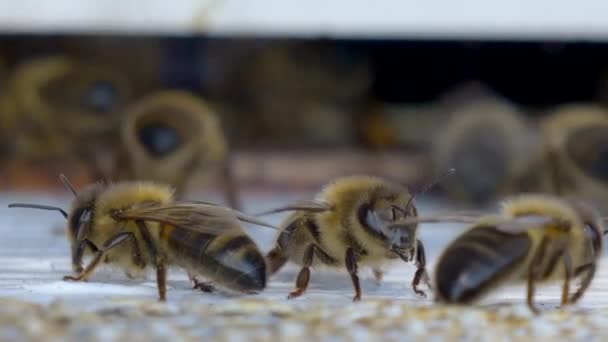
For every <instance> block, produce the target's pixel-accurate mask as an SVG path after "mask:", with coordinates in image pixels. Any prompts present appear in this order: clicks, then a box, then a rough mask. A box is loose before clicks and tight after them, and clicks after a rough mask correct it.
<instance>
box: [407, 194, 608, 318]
mask: <svg viewBox="0 0 608 342" xmlns="http://www.w3.org/2000/svg"><path fill="white" fill-rule="evenodd" d="M446 221H453V222H461V223H474V225H473V227H472V228H471V229H469V230H468V231H466V232H465V233H463V234H462V235H460V236H459V237H458V238H456V240H454V241H453V242H452V243H450V244H449V245H448V247H447V248H446V249H445V250H444V251H443V253H442V254H441V256H440V257H439V260H438V262H437V265H436V268H435V273H434V286H435V293H436V300H437V301H438V302H443V303H454V304H470V303H473V302H475V301H478V300H479V299H481V298H482V297H484V296H485V295H487V294H489V293H491V292H492V291H493V290H495V289H497V288H498V287H500V286H502V285H505V284H507V283H525V284H527V304H528V306H529V307H530V309H531V310H532V311H533V312H535V313H537V312H538V309H537V308H536V306H535V305H534V296H535V290H536V284H537V283H538V282H548V281H557V280H561V281H562V293H561V304H562V305H567V304H573V303H576V302H577V301H578V300H579V299H580V298H581V297H582V296H583V294H584V293H585V291H586V290H587V289H588V287H589V285H590V284H591V281H592V280H593V277H594V275H595V271H596V269H597V262H598V259H599V257H600V256H601V254H602V235H603V234H605V232H606V231H605V228H604V225H603V222H602V219H601V218H600V217H599V216H598V214H597V213H596V212H595V211H594V209H593V208H591V207H589V206H588V205H586V204H584V203H581V202H578V201H576V200H571V199H561V198H557V197H553V196H548V195H521V196H519V197H514V198H513V199H511V200H508V201H506V202H505V203H504V205H503V208H502V212H501V214H500V215H494V216H485V217H477V218H475V217H466V216H452V217H450V216H442V215H439V216H437V217H427V218H422V217H421V218H415V219H413V220H411V222H416V223H425V222H427V223H429V222H446ZM579 277H580V279H581V283H580V286H579V287H578V288H577V289H576V291H575V292H574V293H571V291H570V287H571V282H572V281H573V280H574V279H575V278H579Z"/></svg>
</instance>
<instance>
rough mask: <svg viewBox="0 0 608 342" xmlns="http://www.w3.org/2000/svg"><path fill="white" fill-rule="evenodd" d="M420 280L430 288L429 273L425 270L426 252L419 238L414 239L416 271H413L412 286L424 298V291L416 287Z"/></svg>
mask: <svg viewBox="0 0 608 342" xmlns="http://www.w3.org/2000/svg"><path fill="white" fill-rule="evenodd" d="M422 280H424V282H425V284H426V285H427V286H428V287H429V288H432V287H431V282H430V280H429V275H428V273H427V272H426V253H425V252H424V245H423V244H422V242H421V241H420V240H416V273H414V279H412V288H413V289H414V292H415V293H416V294H417V295H419V296H422V297H424V298H426V293H425V292H424V291H422V290H420V289H419V288H418V286H419V285H420V282H421V281H422Z"/></svg>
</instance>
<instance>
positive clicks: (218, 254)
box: [163, 228, 266, 293]
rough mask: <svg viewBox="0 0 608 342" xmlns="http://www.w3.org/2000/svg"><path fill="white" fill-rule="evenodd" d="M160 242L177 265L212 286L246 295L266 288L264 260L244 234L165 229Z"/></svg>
mask: <svg viewBox="0 0 608 342" xmlns="http://www.w3.org/2000/svg"><path fill="white" fill-rule="evenodd" d="M163 240H164V241H165V243H167V245H168V247H169V250H170V251H171V254H172V256H173V258H174V259H175V261H176V263H178V264H181V265H182V266H183V267H185V268H186V269H188V270H189V271H191V272H192V271H193V272H194V273H195V274H200V275H202V276H204V277H205V278H206V279H207V280H209V281H211V282H213V283H214V284H215V285H218V286H220V287H224V288H227V289H230V290H233V291H238V292H247V293H251V292H259V291H261V290H263V289H264V288H265V287H266V262H265V260H264V256H263V255H262V254H261V253H260V251H259V250H258V248H257V246H256V244H255V243H254V242H253V240H251V238H249V236H247V235H246V234H245V233H242V232H229V233H226V234H221V235H213V234H205V233H201V232H196V231H190V230H186V229H178V228H173V229H166V228H165V230H164V233H163Z"/></svg>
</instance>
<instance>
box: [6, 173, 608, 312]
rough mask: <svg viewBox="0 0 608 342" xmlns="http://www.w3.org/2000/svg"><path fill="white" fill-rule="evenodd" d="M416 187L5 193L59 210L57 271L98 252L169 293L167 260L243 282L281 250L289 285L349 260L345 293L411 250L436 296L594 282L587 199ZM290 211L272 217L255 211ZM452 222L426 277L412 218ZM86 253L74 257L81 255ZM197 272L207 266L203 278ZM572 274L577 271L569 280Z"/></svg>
mask: <svg viewBox="0 0 608 342" xmlns="http://www.w3.org/2000/svg"><path fill="white" fill-rule="evenodd" d="M452 173H454V170H453V169H451V170H450V171H448V172H447V173H446V174H444V175H442V176H441V177H439V178H437V179H436V180H435V181H433V182H431V183H430V184H429V185H428V186H427V187H425V188H423V189H422V190H420V191H412V190H408V189H407V188H406V187H404V186H402V185H400V184H397V183H393V182H391V181H388V180H385V179H382V178H378V177H371V176H350V177H343V178H339V179H336V180H334V181H333V182H331V183H329V184H328V185H327V186H326V187H325V188H324V189H323V190H322V191H321V192H320V193H319V195H318V196H317V197H316V198H315V199H313V200H302V201H297V202H294V203H290V204H288V205H286V206H283V207H279V208H273V209H270V210H268V211H265V212H262V213H260V214H257V215H247V214H245V213H242V212H240V211H237V210H235V209H231V208H228V207H223V206H220V205H216V204H212V203H207V202H197V201H180V200H177V199H175V197H174V189H173V188H172V187H170V186H166V185H160V184H155V183H151V182H146V181H128V182H118V183H115V184H108V183H97V184H93V185H90V186H88V187H86V188H85V189H83V190H80V191H77V190H76V189H75V188H74V187H73V186H72V185H71V184H70V182H69V181H68V180H67V178H66V177H64V176H63V175H62V176H61V177H60V178H61V180H62V182H63V183H64V185H65V186H66V188H68V189H69V190H70V191H71V192H72V193H73V194H74V197H75V198H74V200H73V202H72V206H71V209H70V210H69V211H68V212H66V211H64V210H63V209H61V208H59V207H55V206H47V205H41V204H26V203H13V204H10V205H9V207H12V208H34V209H45V210H55V211H58V212H60V213H61V214H62V215H63V216H64V217H65V218H66V220H67V235H68V239H69V241H70V246H71V256H72V269H73V272H74V274H72V275H66V276H65V277H64V280H68V281H83V280H87V279H88V278H89V277H91V275H92V274H93V273H94V271H95V270H96V269H97V267H98V266H100V265H101V264H102V263H106V264H112V265H115V266H118V267H119V268H120V269H122V270H124V272H125V273H126V275H127V276H128V277H130V278H133V277H138V276H141V275H142V274H143V273H144V272H145V271H146V270H147V269H149V268H153V269H154V270H155V271H156V281H157V287H158V296H159V299H160V300H165V299H166V281H167V268H168V267H170V266H176V267H179V268H182V269H184V270H185V271H186V272H187V273H188V277H189V279H190V280H191V282H192V284H193V288H194V289H199V290H202V291H204V292H211V291H214V290H215V289H220V290H222V291H228V292H235V293H241V294H253V293H258V292H261V291H263V290H264V289H265V288H266V286H267V284H268V278H269V277H270V276H272V275H273V274H275V273H276V272H277V271H279V270H280V269H281V267H282V266H283V265H284V264H285V263H286V262H287V261H292V262H294V263H296V264H298V265H300V267H301V269H300V271H299V273H298V275H297V278H296V282H295V289H294V290H293V291H291V292H290V293H289V295H288V298H290V299H291V298H296V297H299V296H301V295H303V294H304V293H305V291H306V289H307V287H308V284H309V281H310V276H311V275H310V273H311V272H310V268H311V267H315V266H319V265H325V266H329V267H332V268H336V269H346V271H347V272H348V274H349V275H350V278H351V280H352V283H353V287H354V292H355V295H354V297H353V300H354V301H359V300H361V287H360V283H359V276H358V270H359V266H367V267H370V268H371V269H372V270H373V273H374V276H375V278H376V280H378V281H380V280H381V279H382V275H383V273H382V268H381V267H382V266H383V265H384V264H385V263H386V262H387V261H390V260H395V259H400V260H402V261H405V262H414V263H415V266H416V271H415V273H414V276H413V279H412V282H411V286H412V288H413V291H414V292H415V293H416V294H418V295H419V296H422V297H426V292H425V291H423V290H422V289H421V288H420V287H421V285H423V284H424V285H426V286H427V287H428V289H431V290H432V291H433V292H434V293H435V300H436V301H437V302H439V303H447V304H460V305H462V304H472V303H475V302H477V301H478V300H479V299H481V298H483V297H484V296H486V295H488V294H490V293H492V292H493V291H495V290H496V289H497V288H499V287H501V286H502V285H504V284H508V283H524V284H526V286H527V303H528V306H529V307H530V309H531V310H532V311H533V312H535V313H537V312H538V309H537V308H536V306H535V304H534V297H535V289H536V285H537V284H538V283H542V282H549V281H561V283H562V296H561V303H562V305H568V304H573V303H576V302H577V301H578V300H579V299H580V298H581V297H582V296H583V294H584V293H585V291H586V290H587V289H588V287H589V285H590V284H591V282H592V280H593V278H594V275H595V272H596V269H597V262H598V259H599V257H600V256H601V254H602V245H603V243H602V237H603V235H604V234H605V233H606V228H605V227H604V222H603V219H602V217H600V216H599V214H598V213H597V212H596V211H595V210H594V209H593V208H592V207H590V206H589V205H588V204H585V203H583V202H580V201H577V200H574V199H566V198H560V197H557V196H552V195H532V194H529V195H520V196H519V197H514V198H511V199H509V200H508V201H506V202H505V203H504V206H503V208H502V211H501V212H500V213H499V214H497V215H484V216H476V215H458V214H445V215H437V216H419V213H418V209H417V207H416V204H415V198H416V196H417V195H419V194H421V193H423V192H425V191H426V190H428V188H430V187H431V186H433V185H434V184H436V183H437V182H439V181H440V180H442V179H443V178H444V177H445V176H447V175H450V174H452ZM286 211H292V212H293V213H292V214H290V215H289V216H288V217H287V218H286V219H285V220H284V221H283V223H282V224H281V225H280V226H279V227H278V228H277V227H274V226H272V225H269V224H267V223H265V222H264V221H262V220H260V219H259V218H258V217H259V216H261V215H268V214H274V213H279V212H286ZM437 222H456V223H464V224H470V225H471V228H470V229H468V230H467V231H465V232H464V233H463V234H461V235H460V236H459V237H457V238H456V239H455V240H454V241H453V242H452V243H450V244H449V245H448V246H447V248H445V250H444V251H443V253H442V254H441V256H440V257H439V259H438V261H437V264H436V267H435V270H434V275H433V277H432V278H431V277H430V276H429V275H428V273H427V270H426V260H425V259H426V257H425V250H424V244H423V243H422V242H421V240H420V239H419V237H418V226H419V225H420V224H431V223H437ZM243 223H252V224H256V225H260V226H265V227H269V228H273V229H278V230H279V235H278V237H277V240H276V244H275V247H274V248H272V250H271V251H270V252H268V253H267V254H266V255H264V254H263V253H262V251H261V250H260V248H259V247H258V246H257V245H256V243H255V242H254V240H253V239H252V238H251V237H250V236H249V235H248V234H247V233H246V232H245V230H244V229H243ZM85 257H89V259H90V260H89V261H88V262H87V263H86V265H85V264H83V261H84V258H85ZM200 278H204V280H201V279H200ZM575 279H580V281H581V283H580V285H579V286H578V287H577V288H576V290H574V291H571V288H573V287H574V286H573V285H572V283H573V282H574V280H575Z"/></svg>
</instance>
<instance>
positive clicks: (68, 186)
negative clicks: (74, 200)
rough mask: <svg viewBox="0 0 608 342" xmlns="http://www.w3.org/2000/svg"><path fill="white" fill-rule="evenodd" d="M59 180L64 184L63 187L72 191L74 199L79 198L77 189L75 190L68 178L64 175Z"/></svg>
mask: <svg viewBox="0 0 608 342" xmlns="http://www.w3.org/2000/svg"><path fill="white" fill-rule="evenodd" d="M59 180H60V181H61V183H63V186H65V187H66V188H67V189H68V190H70V191H71V192H72V194H74V197H76V196H78V193H77V192H76V188H74V186H73V185H72V183H70V180H69V179H68V177H66V176H65V175H64V174H63V173H62V174H60V175H59Z"/></svg>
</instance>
